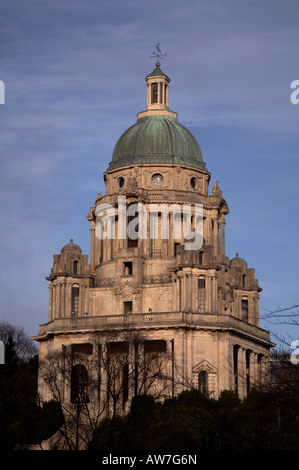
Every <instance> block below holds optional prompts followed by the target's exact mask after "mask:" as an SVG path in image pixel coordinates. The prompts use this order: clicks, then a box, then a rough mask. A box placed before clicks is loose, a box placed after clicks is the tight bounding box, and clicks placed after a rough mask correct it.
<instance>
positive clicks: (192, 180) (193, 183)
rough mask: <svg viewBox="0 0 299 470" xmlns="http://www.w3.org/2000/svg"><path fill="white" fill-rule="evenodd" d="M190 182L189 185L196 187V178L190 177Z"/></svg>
mask: <svg viewBox="0 0 299 470" xmlns="http://www.w3.org/2000/svg"><path fill="white" fill-rule="evenodd" d="M190 184H191V187H192V188H193V189H194V188H195V187H196V178H194V177H193V178H191V179H190Z"/></svg>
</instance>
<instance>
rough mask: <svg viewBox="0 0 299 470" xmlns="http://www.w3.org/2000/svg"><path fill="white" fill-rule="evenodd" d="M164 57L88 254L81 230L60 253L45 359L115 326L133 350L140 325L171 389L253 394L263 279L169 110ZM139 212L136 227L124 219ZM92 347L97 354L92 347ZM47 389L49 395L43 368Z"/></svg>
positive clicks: (112, 173) (94, 211)
mask: <svg viewBox="0 0 299 470" xmlns="http://www.w3.org/2000/svg"><path fill="white" fill-rule="evenodd" d="M156 65H157V67H156V69H155V70H154V72H153V73H152V74H150V75H149V76H148V77H147V78H146V83H147V107H146V110H145V111H144V112H141V113H139V115H138V123H137V124H136V125H135V126H132V128H130V129H129V130H128V132H127V133H125V134H124V135H123V136H122V137H121V138H120V140H119V141H118V142H117V144H116V147H115V152H114V155H113V159H112V161H111V163H110V165H109V168H108V170H107V171H106V172H105V174H104V181H105V185H106V194H105V195H103V196H102V195H101V194H100V193H98V195H97V197H96V200H95V204H94V206H93V207H91V208H90V211H89V213H88V214H87V220H88V221H89V223H90V234H91V249H90V258H89V262H88V256H87V255H85V254H82V252H81V249H80V247H79V246H78V245H75V244H74V243H73V240H71V241H70V243H69V244H67V245H66V246H64V247H63V248H62V250H61V254H58V255H54V264H53V268H52V269H51V273H50V275H49V277H48V278H47V279H48V281H49V291H50V295H49V321H48V322H47V323H46V324H44V325H40V331H39V334H38V335H37V336H36V340H37V341H38V342H39V354H40V359H41V360H42V359H43V358H45V357H46V356H47V355H48V354H49V352H51V351H52V352H53V351H62V350H65V348H72V347H74V345H78V346H79V345H81V346H82V345H88V344H91V345H92V344H94V339H95V338H96V339H97V340H98V344H100V343H101V344H102V345H103V341H108V340H107V338H109V342H111V343H113V342H114V340H113V334H115V342H116V343H118V344H120V343H121V344H122V345H124V344H127V345H128V349H127V350H126V351H127V352H126V353H125V354H126V357H129V356H130V355H134V354H135V353H136V351H135V353H134V350H133V348H131V347H130V344H129V343H130V340H128V338H129V336H128V334H135V333H138V334H141V335H142V338H143V341H142V348H143V353H142V357H143V358H144V360H145V358H146V351H156V350H157V351H158V352H159V357H160V356H161V355H162V356H164V363H163V364H164V365H163V367H164V372H163V374H164V378H165V380H166V381H167V385H166V387H165V389H164V394H163V395H164V396H173V395H174V394H177V393H178V392H179V391H180V390H182V389H183V388H185V387H188V386H194V387H196V388H198V387H199V388H201V389H202V391H204V393H207V394H208V395H209V396H214V397H217V396H219V393H220V392H221V390H223V389H233V390H236V391H237V392H238V394H239V395H240V396H241V397H244V396H246V394H247V393H248V391H249V390H250V388H251V387H252V386H254V385H255V384H260V382H261V381H262V379H263V376H264V371H265V367H266V364H267V363H268V358H269V351H270V348H271V346H272V343H271V342H270V340H269V334H268V332H267V331H265V330H263V329H261V328H260V326H259V295H260V292H261V288H260V287H259V284H258V281H257V279H256V278H255V274H254V269H252V268H248V266H247V263H246V262H245V261H244V260H243V259H242V258H240V257H239V255H238V254H237V255H236V257H235V258H233V259H229V258H228V257H227V256H226V254H225V224H226V216H227V215H228V213H229V209H228V205H227V202H226V201H225V199H224V198H223V195H222V191H221V190H220V188H219V183H218V182H217V183H216V184H215V185H214V186H213V187H212V188H211V191H210V192H209V182H210V173H209V172H208V171H207V169H206V166H205V163H204V162H203V161H202V155H201V151H200V148H199V146H198V144H197V142H196V141H195V139H194V137H193V136H192V135H191V134H190V133H189V131H187V130H186V129H185V128H183V127H182V126H181V127H179V124H178V123H177V114H176V113H174V112H172V111H170V110H169V108H168V88H169V82H170V80H169V78H168V77H167V76H166V75H165V74H164V73H163V72H162V71H161V69H160V64H156ZM134 152H135V153H134ZM123 201H124V204H122V203H123ZM186 207H190V213H189V215H190V218H189V219H188V220H189V222H190V227H189V229H190V228H191V230H192V232H194V227H195V226H196V217H197V215H196V212H195V207H200V208H201V210H202V212H201V213H200V214H201V215H200V217H199V218H200V227H201V228H202V232H201V235H202V243H201V246H200V247H199V248H196V249H188V243H190V241H189V240H187V239H186V230H184V227H186V226H185V225H184V223H185V221H186V220H187V219H186V218H185V219H184V208H186ZM105 208H106V210H104V209H105ZM136 208H137V209H138V211H137V212H138V219H136V217H135V219H134V216H136ZM174 208H175V209H176V211H175V210H174ZM141 209H142V217H143V219H142V224H141V218H140V217H141ZM153 209H154V211H153ZM130 210H131V212H130ZM186 217H187V216H186ZM187 218H188V217H187ZM134 220H135V228H136V229H137V231H135V234H136V233H137V234H138V237H137V238H136V236H132V234H131V236H129V235H128V231H127V226H128V224H130V223H131V222H133V223H134ZM137 220H138V222H139V224H138V226H137V225H136V221H137ZM141 225H142V229H143V232H142V233H143V236H140V235H141V234H140V226H141ZM162 228H163V230H166V235H165V236H162ZM174 229H175V230H174ZM109 230H110V232H109ZM154 233H155V234H156V235H154ZM163 233H164V232H163ZM105 234H106V235H105ZM108 234H109V235H110V236H108ZM111 234H112V235H113V236H112V235H111ZM107 335H108V336H107ZM122 347H124V346H122ZM124 350H125V349H124ZM91 355H92V357H93V358H94V357H96V358H97V357H98V356H97V353H96V352H95V348H94V349H93V352H92V353H91ZM97 367H101V364H100V361H98V365H97ZM39 391H40V395H41V399H42V400H48V399H50V398H51V393H50V391H49V390H48V389H47V386H46V385H45V383H44V382H43V380H42V378H41V377H40V381H39ZM70 393H71V390H68V391H67V392H66V394H65V396H66V399H70V397H69V396H68V394H70ZM131 395H132V393H131V391H128V392H127V396H126V398H125V402H126V405H125V408H126V407H128V406H129V401H130V396H131ZM125 408H124V409H125Z"/></svg>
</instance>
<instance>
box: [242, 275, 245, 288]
mask: <svg viewBox="0 0 299 470" xmlns="http://www.w3.org/2000/svg"><path fill="white" fill-rule="evenodd" d="M242 286H243V287H246V274H243V276H242Z"/></svg>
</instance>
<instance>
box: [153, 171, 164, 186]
mask: <svg viewBox="0 0 299 470" xmlns="http://www.w3.org/2000/svg"><path fill="white" fill-rule="evenodd" d="M152 182H153V183H154V184H162V183H163V176H162V175H160V173H155V174H154V175H153V176H152Z"/></svg>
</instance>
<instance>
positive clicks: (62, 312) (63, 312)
mask: <svg viewBox="0 0 299 470" xmlns="http://www.w3.org/2000/svg"><path fill="white" fill-rule="evenodd" d="M65 284H66V281H63V282H62V283H61V284H60V286H61V287H60V289H61V292H60V296H61V305H60V317H65V316H66V314H65Z"/></svg>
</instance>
